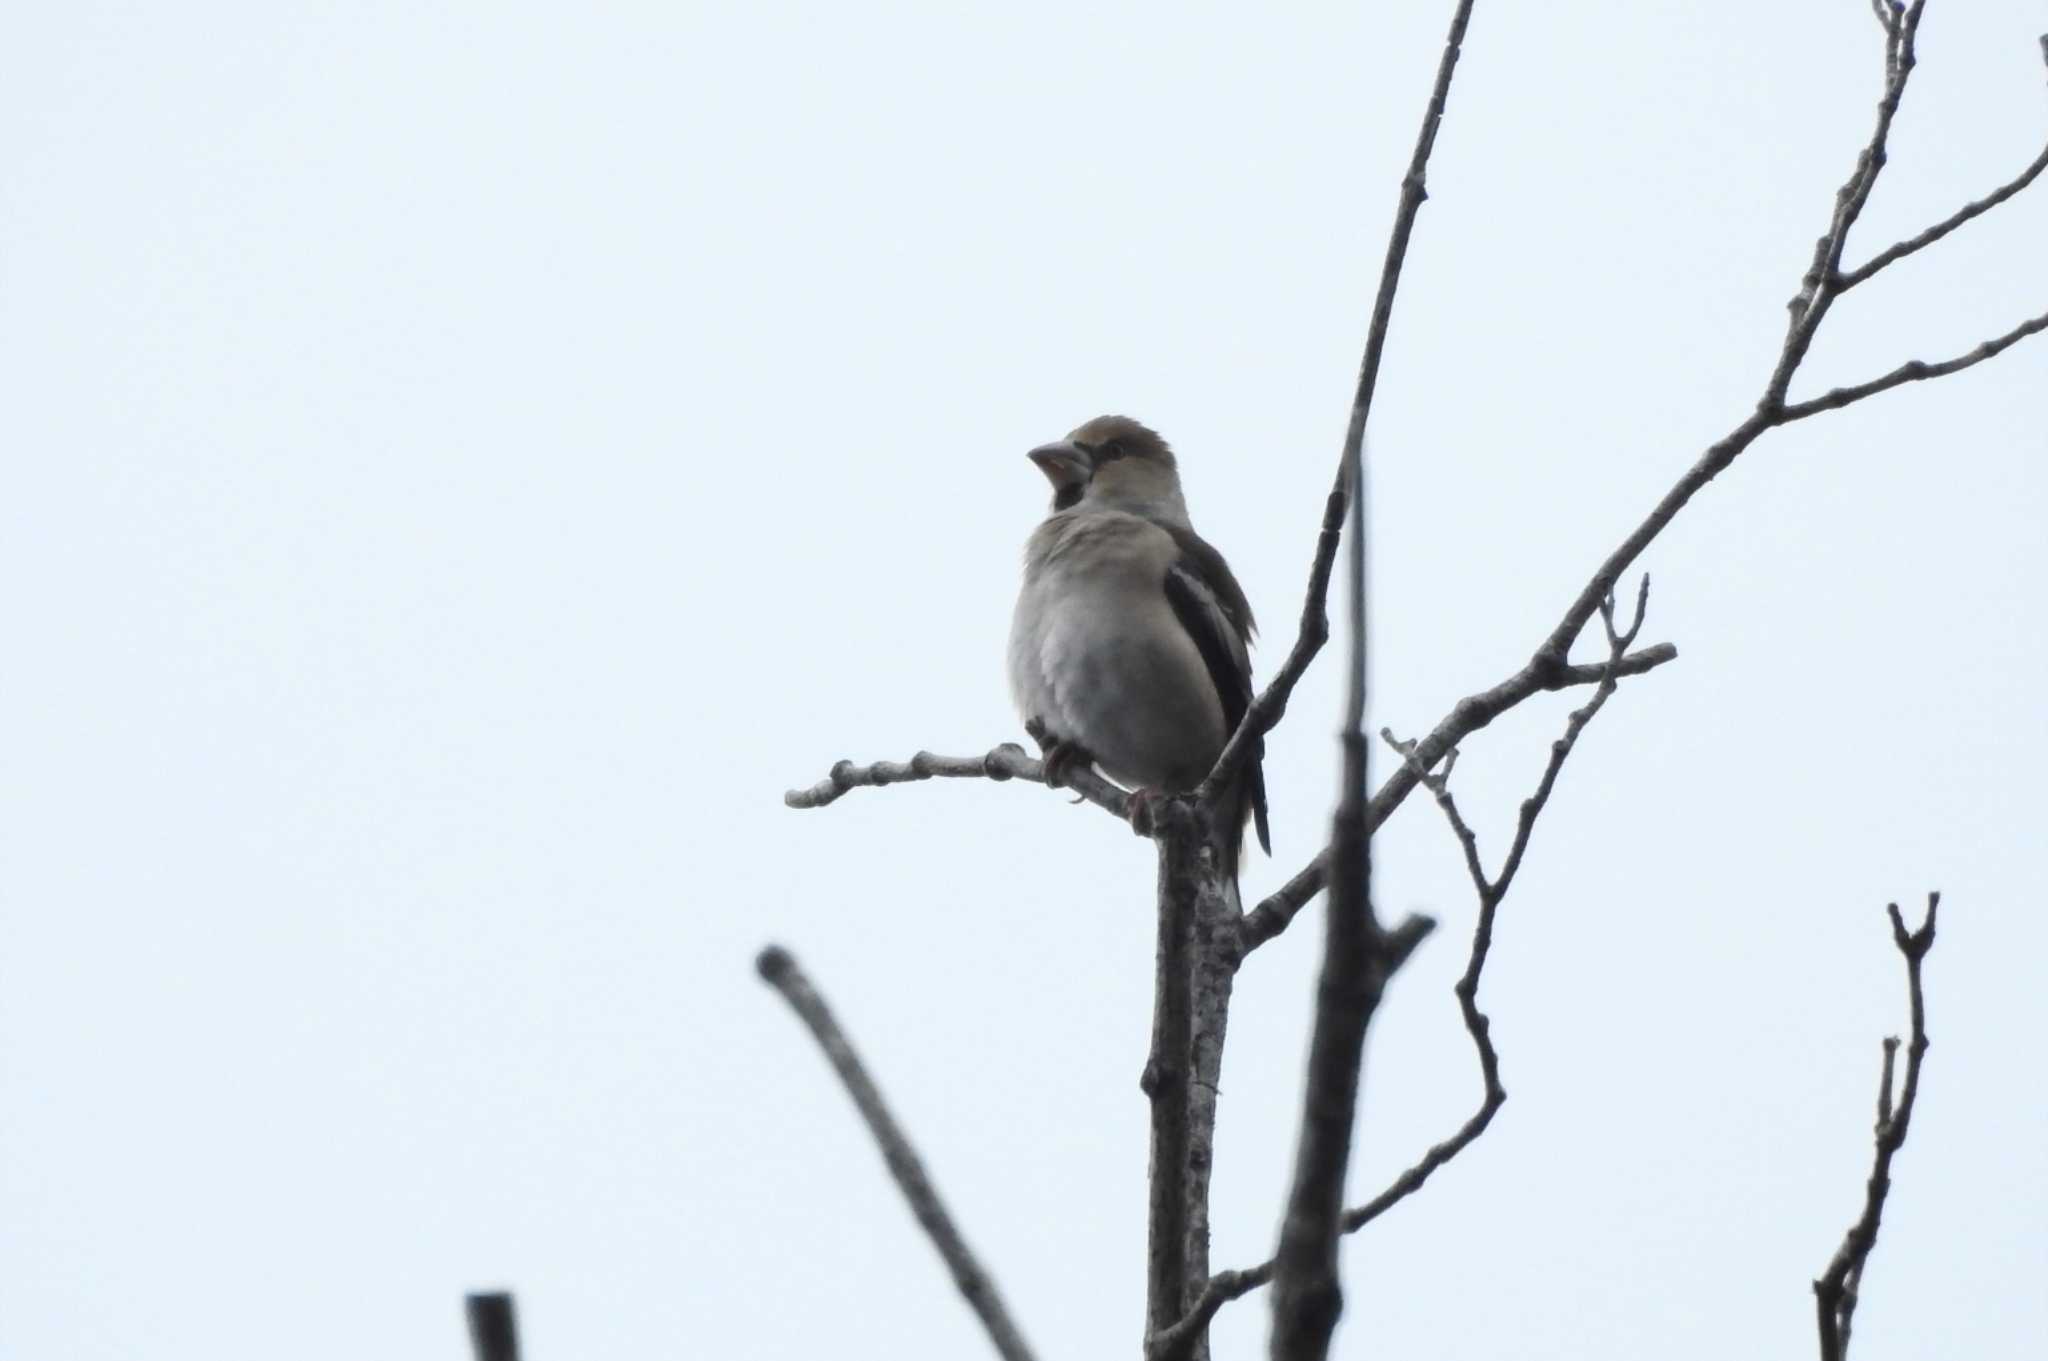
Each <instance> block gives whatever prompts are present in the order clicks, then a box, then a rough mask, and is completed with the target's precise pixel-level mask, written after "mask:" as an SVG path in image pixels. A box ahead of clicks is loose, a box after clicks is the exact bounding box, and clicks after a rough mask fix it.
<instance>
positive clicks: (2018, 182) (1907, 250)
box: [1835, 146, 2048, 294]
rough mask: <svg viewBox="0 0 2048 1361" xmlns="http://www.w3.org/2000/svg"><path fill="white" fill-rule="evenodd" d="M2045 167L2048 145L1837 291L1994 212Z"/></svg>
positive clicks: (1867, 264)
mask: <svg viewBox="0 0 2048 1361" xmlns="http://www.w3.org/2000/svg"><path fill="white" fill-rule="evenodd" d="M2043 170H2048V146H2044V147H2042V148H2041V154H2040V155H2038V156H2036V157H2035V158H2034V159H2033V161H2032V162H2031V163H2029V164H2028V166H2027V168H2026V169H2025V170H2022V171H2020V173H2019V174H2017V175H2015V176H2014V177H2013V178H2012V179H2010V180H2008V181H2006V182H2005V183H2004V184H2001V185H1999V186H1998V188H1996V189H1994V190H1992V191H1991V192H1990V193H1988V194H1986V195H1985V196H1984V197H1983V198H1980V199H1972V200H1971V201H1970V202H1968V203H1965V204H1964V205H1963V206H1962V207H1960V208H1958V209H1956V210H1955V211H1954V212H1953V213H1950V214H1949V215H1948V216H1947V217H1945V218H1943V219H1942V220H1941V221H1939V222H1937V223H1935V224H1934V225H1933V226H1932V227H1929V228H1928V229H1927V230H1926V231H1924V232H1921V233H1920V234H1919V235H1918V236H1912V237H1908V238H1907V239H1906V240H1904V241H1901V242H1899V243H1898V244H1897V245H1894V246H1887V247H1886V248H1885V249H1883V250H1881V251H1879V252H1878V253H1877V254H1876V255H1873V256H1871V257H1870V259H1868V260H1866V261H1864V262H1863V263H1862V264H1860V265H1858V266H1857V267H1856V268H1854V269H1852V270H1849V271H1848V272H1847V273H1845V274H1843V275H1842V276H1841V277H1840V278H1839V279H1837V280H1836V281H1835V292H1836V293H1838V294H1840V293H1847V292H1848V291H1849V290H1850V289H1852V288H1854V287H1855V286H1856V285H1858V284H1860V283H1862V282H1863V281H1864V280H1866V279H1868V278H1869V277H1870V276H1871V275H1873V274H1875V273H1877V272H1878V271H1879V270H1881V269H1885V268H1887V267H1888V266H1891V265H1895V264H1897V263H1898V262H1899V261H1901V260H1903V259H1905V258H1906V257H1907V256H1909V255H1912V254H1914V253H1915V252H1917V251H1922V250H1925V249H1927V248H1928V247H1929V246H1931V245H1933V244H1934V243H1935V242H1937V241H1939V240H1941V238H1942V237H1944V236H1947V235H1948V234H1949V233H1950V232H1952V231H1954V230H1955V229H1956V228H1958V227H1960V226H1962V225H1963V224H1964V223H1966V222H1970V221H1972V220H1974V219H1976V218H1980V217H1982V216H1984V214H1986V213H1988V212H1990V211H1991V210H1992V209H1993V208H1996V207H1997V206H1998V205H1999V204H2001V203H2003V202H2005V201H2006V200H2007V199H2009V198H2011V197H2012V196H2013V195H2015V194H2017V193H2019V192H2020V191H2021V190H2023V189H2025V188H2026V187H2027V186H2028V185H2030V184H2032V183H2033V182H2034V181H2035V180H2037V179H2039V178H2040V176H2041V172H2042V171H2043Z"/></svg>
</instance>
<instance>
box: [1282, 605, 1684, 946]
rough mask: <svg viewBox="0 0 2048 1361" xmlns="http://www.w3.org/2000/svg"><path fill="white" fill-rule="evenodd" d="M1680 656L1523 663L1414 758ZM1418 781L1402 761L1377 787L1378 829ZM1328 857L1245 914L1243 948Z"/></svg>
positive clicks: (1287, 911) (1302, 896)
mask: <svg viewBox="0 0 2048 1361" xmlns="http://www.w3.org/2000/svg"><path fill="white" fill-rule="evenodd" d="M1677 658H1678V649H1677V648H1675V647H1673V646H1672V645H1671V644H1669V643H1658V644H1657V645H1656V646H1654V647H1646V648H1642V649H1640V650H1638V651H1635V652H1631V653H1629V654H1628V655H1627V656H1625V657H1623V658H1622V659H1621V660H1620V661H1619V662H1618V663H1615V664H1613V665H1612V666H1611V667H1610V666H1609V665H1608V664H1607V663H1604V662H1596V663H1591V664H1579V665H1571V666H1566V667H1565V668H1564V669H1563V670H1561V671H1559V672H1555V673H1552V674H1550V675H1548V676H1544V675H1541V674H1539V673H1538V672H1537V671H1536V670H1534V669H1533V668H1531V667H1524V668H1522V670H1520V671H1518V672H1516V673H1515V674H1514V675H1512V676H1510V677H1508V679H1506V680H1505V681H1502V682H1501V683H1500V684H1499V685H1496V686H1494V687H1493V688H1492V689H1491V690H1483V691H1481V692H1479V693H1478V694H1475V695H1468V696H1466V697H1465V698H1464V699H1462V700H1459V701H1458V702H1457V703H1456V704H1455V705H1453V706H1452V707H1451V711H1450V712H1449V713H1448V714H1445V715H1444V717H1443V720H1442V721H1441V722H1439V723H1438V724H1437V725H1436V727H1435V728H1433V729H1431V730H1430V733H1429V735H1428V736H1427V737H1425V738H1423V739H1422V740H1421V741H1420V742H1417V743H1416V744H1415V752H1416V756H1417V759H1418V760H1420V761H1422V762H1423V768H1424V769H1431V768H1434V767H1435V766H1436V764H1437V763H1438V762H1440V761H1442V760H1443V759H1444V758H1445V757H1446V756H1447V755H1448V754H1449V753H1450V752H1452V751H1454V750H1455V749H1456V748H1457V746H1458V744H1459V743H1460V742H1462V741H1464V740H1465V739H1466V738H1467V737H1470V736H1471V735H1472V734H1473V733H1475V732H1477V731H1479V730H1480V729H1481V728H1483V727H1485V726H1486V725H1487V724H1489V723H1491V722H1493V720H1494V719H1496V718H1498V717H1500V716H1501V715H1502V714H1504V713H1506V712H1507V711H1508V710H1510V709H1512V708H1514V707H1515V706H1516V705H1518V704H1520V703H1522V701H1524V700H1526V699H1528V698H1530V697H1531V696H1533V695H1537V694H1540V693H1542V692H1543V691H1545V690H1562V689H1565V688H1568V687H1570V686H1574V685H1598V684H1601V683H1603V682H1604V681H1605V680H1606V679H1607V677H1608V675H1609V674H1610V671H1611V673H1612V675H1613V676H1614V677H1615V678H1617V679H1619V678H1620V677H1623V676H1640V675H1642V674H1643V673H1644V672H1647V671H1653V670H1655V669H1656V668H1658V667H1660V666H1662V665H1664V664H1665V663H1666V662H1670V661H1675V660H1677ZM1418 783H1420V780H1419V777H1418V776H1417V775H1416V773H1415V770H1414V768H1413V766H1412V765H1410V764H1406V763H1404V764H1403V765H1401V766H1398V767H1396V768H1395V769H1394V770H1393V771H1392V772H1390V773H1389V774H1388V776H1387V778H1386V781H1385V783H1383V784H1382V785H1381V786H1380V788H1379V792H1378V793H1376V794H1374V795H1373V797H1372V803H1371V804H1370V805H1369V807H1368V812H1367V820H1368V822H1369V823H1370V825H1371V826H1372V828H1373V829H1374V830H1375V831H1376V830H1378V828H1379V826H1380V824H1381V823H1383V822H1385V821H1386V820H1387V819H1388V818H1389V817H1391V816H1392V815H1393V812H1394V810H1395V809H1396V808H1399V807H1400V806H1401V802H1402V800H1404V799H1406V798H1407V797H1408V793H1409V791H1410V790H1412V789H1414V788H1415V786H1416V785H1417V784H1418ZM1329 871H1330V857H1329V852H1328V851H1327V850H1325V851H1323V852H1322V853H1321V854H1319V855H1317V856H1316V858H1315V859H1313V860H1311V861H1310V862H1309V863H1308V864H1307V865H1305V866H1303V867H1302V868H1301V869H1300V870H1299V871H1298V872H1297V873H1296V874H1295V875H1294V877H1293V878H1291V879H1289V880H1288V881H1287V882H1286V883H1285V884H1282V885H1281V886H1280V887H1279V888H1278V889H1277V890H1275V891H1274V892H1273V893H1272V894H1271V895H1270V896H1269V897H1267V898H1265V899H1264V900H1262V901H1261V902H1260V903H1259V905H1258V906H1257V907H1255V908H1253V909H1252V910H1251V911H1250V912H1248V913H1246V914H1245V918H1244V948H1245V949H1246V950H1247V951H1250V950H1255V949H1257V948H1258V947H1259V946H1261V945H1264V944H1265V943H1266V942H1267V941H1269V940H1271V939H1273V937H1275V936H1277V935H1279V934H1280V933H1281V932H1282V931H1285V930H1286V929H1287V928H1288V926H1289V925H1290V924H1292V922H1293V921H1294V918H1295V915H1296V914H1297V913H1299V912H1300V911H1301V909H1302V908H1304V907H1306V906H1307V905H1308V904H1309V903H1310V902H1311V901H1312V900H1313V899H1314V898H1315V896H1316V895H1317V894H1318V893H1321V892H1322V891H1323V888H1324V886H1325V885H1326V884H1327V883H1328V882H1329Z"/></svg>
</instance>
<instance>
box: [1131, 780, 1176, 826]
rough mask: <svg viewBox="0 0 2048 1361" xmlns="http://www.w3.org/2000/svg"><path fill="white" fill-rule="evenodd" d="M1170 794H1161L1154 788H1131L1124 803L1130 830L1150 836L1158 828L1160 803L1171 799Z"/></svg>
mask: <svg viewBox="0 0 2048 1361" xmlns="http://www.w3.org/2000/svg"><path fill="white" fill-rule="evenodd" d="M1172 797H1173V795H1171V794H1162V793H1160V792H1159V791H1158V790H1156V789H1133V790H1132V791H1131V792H1130V797H1129V799H1128V801H1127V803H1126V804H1125V812H1126V815H1127V816H1128V817H1129V818H1130V820H1131V830H1132V831H1134V832H1136V833H1137V834H1138V835H1139V836H1142V837H1150V836H1153V835H1154V834H1156V833H1157V832H1158V830H1159V808H1160V805H1162V804H1164V803H1166V802H1167V801H1168V800H1170V799H1172Z"/></svg>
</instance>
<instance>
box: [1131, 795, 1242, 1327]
mask: <svg viewBox="0 0 2048 1361" xmlns="http://www.w3.org/2000/svg"><path fill="white" fill-rule="evenodd" d="M1223 834H1224V835H1229V834H1230V833H1229V832H1227V831H1226V832H1224V833H1223ZM1216 836H1217V828H1216V827H1215V826H1214V824H1212V823H1211V822H1210V821H1209V819H1208V818H1207V817H1206V816H1204V815H1203V813H1202V812H1201V810H1200V808H1199V805H1198V804H1195V803H1192V802H1191V801H1183V802H1176V803H1169V804H1166V805H1164V808H1163V816H1162V818H1161V820H1160V825H1159V827H1158V841H1159V944H1158V954H1157V976H1156V978H1155V980H1154V989H1155V990H1154V1003H1153V1013H1152V1050H1151V1055H1150V1057H1149V1058H1148V1059H1147V1060H1146V1063H1145V1074H1144V1077H1143V1079H1142V1080H1141V1082H1140V1084H1139V1085H1140V1086H1141V1087H1142V1088H1143V1089H1144V1092H1145V1095H1146V1096H1147V1097H1148V1098H1149V1099H1150V1101H1151V1103H1152V1113H1151V1175H1150V1182H1149V1188H1148V1200H1147V1206H1146V1209H1147V1214H1146V1220H1147V1235H1146V1237H1147V1243H1146V1289H1145V1334H1146V1337H1147V1338H1148V1339H1150V1338H1151V1337H1153V1336H1155V1335H1157V1334H1158V1332H1159V1331H1160V1330H1161V1329H1163V1328H1165V1327H1167V1326H1168V1325H1170V1324H1172V1323H1174V1322H1176V1321H1177V1320H1179V1319H1180V1318H1182V1317H1183V1316H1184V1315H1185V1314H1186V1313H1187V1310H1188V1307H1189V1305H1190V1303H1191V1302H1192V1300H1193V1299H1194V1297H1195V1295H1196V1294H1197V1293H1198V1292H1199V1290H1200V1288H1201V1287H1202V1286H1204V1285H1205V1284H1207V1282H1208V1279H1209V1178H1210V1172H1211V1169H1212V1168H1213V1167H1214V1165H1215V1136H1216V1089H1217V1082H1218V1079H1219V1077H1220V1076H1221V1073H1222V1068H1223V1042H1224V1037H1225V1033H1226V1029H1227V1027H1228V1024H1229V1018H1230V994H1231V990H1232V987H1233V985H1234V984H1235V982H1236V978H1237V966H1238V964H1239V962H1240V961H1241V960H1242V959H1243V950H1242V948H1241V946H1240V935H1239V929H1238V923H1239V919H1240V917H1241V911H1240V908H1239V906H1238V898H1237V885H1236V883H1235V882H1234V881H1233V880H1232V878H1231V877H1230V875H1229V872H1228V871H1227V870H1225V869H1224V868H1223V866H1224V865H1225V864H1226V863H1227V862H1226V861H1225V860H1224V858H1223V857H1222V856H1221V855H1220V853H1219V847H1218V845H1217V842H1216V839H1215V838H1216ZM1182 1355H1183V1356H1186V1357H1189V1358H1194V1361H1204V1359H1205V1358H1206V1357H1207V1355H1208V1339H1207V1337H1206V1335H1202V1336H1191V1337H1189V1338H1188V1339H1187V1349H1186V1350H1185V1351H1184V1352H1183V1353H1182Z"/></svg>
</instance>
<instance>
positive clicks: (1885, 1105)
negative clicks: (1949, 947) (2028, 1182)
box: [1813, 893, 1941, 1361]
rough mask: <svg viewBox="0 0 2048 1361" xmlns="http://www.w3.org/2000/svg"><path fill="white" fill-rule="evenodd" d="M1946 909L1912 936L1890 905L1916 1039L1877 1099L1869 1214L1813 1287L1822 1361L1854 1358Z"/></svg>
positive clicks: (1932, 900) (1887, 1073)
mask: <svg viewBox="0 0 2048 1361" xmlns="http://www.w3.org/2000/svg"><path fill="white" fill-rule="evenodd" d="M1940 906H1941V895H1940V894H1939V893H1930V894H1928V895H1927V915H1926V917H1925V918H1923V919H1922V921H1921V923H1920V925H1919V926H1918V927H1917V928H1916V929H1914V930H1912V931H1908V930H1907V929H1906V919H1905V918H1904V917H1902V916H1900V915H1899V905H1898V904H1897V903H1888V904H1886V906H1885V912H1886V914H1887V915H1888V916H1890V917H1891V922H1892V944H1893V945H1894V946H1895V947H1897V949H1898V952H1899V954H1900V955H1901V956H1903V957H1904V959H1905V961H1906V997H1907V1005H1908V1008H1909V1012H1910V1016H1911V1025H1912V1033H1911V1038H1910V1039H1909V1040H1908V1041H1907V1043H1906V1079H1905V1084H1904V1085H1903V1086H1902V1087H1900V1088H1899V1089H1898V1092H1897V1094H1896V1096H1895V1095H1894V1093H1893V1090H1892V1079H1893V1068H1894V1063H1895V1060H1896V1059H1897V1056H1898V1049H1899V1041H1898V1039H1897V1037H1895V1036H1893V1037H1887V1038H1886V1040H1885V1042H1884V1072H1883V1075H1882V1080H1881V1081H1880V1082H1879V1084H1878V1094H1877V1133H1876V1152H1875V1154H1874V1156H1873V1157H1872V1160H1871V1167H1870V1179H1869V1181H1867V1182H1866V1183H1865V1184H1864V1192H1863V1213H1862V1214H1860V1215H1858V1216H1857V1218H1856V1222H1855V1223H1854V1224H1852V1225H1850V1226H1849V1232H1848V1233H1847V1234H1845V1235H1844V1236H1843V1238H1842V1246H1841V1247H1839V1248H1837V1249H1836V1250H1835V1255H1834V1259H1833V1260H1832V1261H1830V1262H1829V1263H1828V1269H1827V1270H1826V1271H1825V1272H1823V1273H1821V1277H1820V1279H1819V1280H1817V1281H1815V1282H1814V1283H1813V1299H1814V1308H1815V1312H1816V1314H1817V1315H1818V1319H1819V1328H1820V1355H1821V1361H1842V1358H1844V1357H1845V1356H1847V1355H1848V1354H1849V1332H1850V1325H1851V1324H1852V1323H1853V1322H1854V1321H1855V1315H1856V1301H1857V1291H1858V1289H1859V1287H1860V1285H1861V1283H1862V1280H1863V1267H1864V1264H1865V1263H1866V1262H1868V1261H1869V1260H1870V1252H1871V1249H1873V1248H1875V1247H1876V1246H1877V1231H1878V1225H1879V1221H1880V1220H1881V1219H1882V1218H1883V1216H1884V1202H1885V1197H1886V1196H1887V1195H1888V1194H1889V1193H1890V1191H1891V1186H1892V1175H1891V1174H1892V1159H1893V1157H1895V1156H1896V1155H1897V1154H1898V1151H1899V1150H1900V1149H1901V1148H1903V1147H1904V1146H1905V1143H1906V1132H1907V1130H1908V1129H1909V1128H1910V1127H1911V1125H1912V1123H1913V1105H1914V1102H1915V1101H1917V1100H1918V1099H1919V1096H1920V1064H1921V1061H1922V1060H1923V1059H1925V1058H1926V1057H1927V1002H1926V998H1925V996H1924V995H1923V994H1922V992H1921V989H1920V965H1921V961H1923V960H1925V959H1926V958H1927V952H1928V951H1929V950H1931V949H1933V948H1934V919H1935V913H1936V910H1937V909H1938V908H1939V907H1940Z"/></svg>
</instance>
